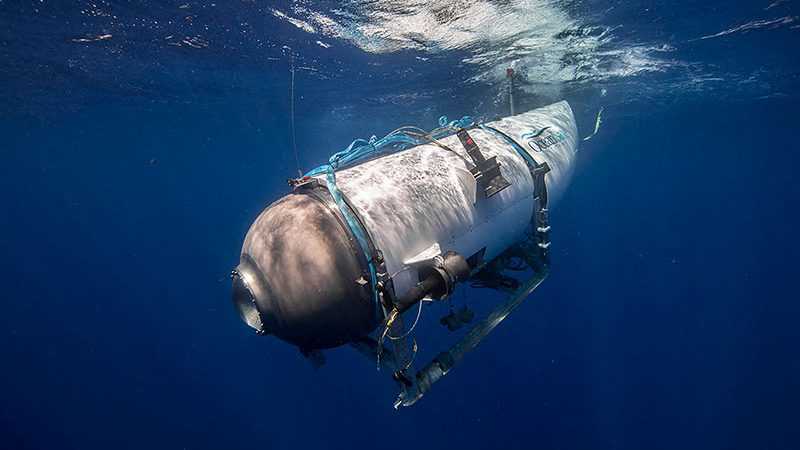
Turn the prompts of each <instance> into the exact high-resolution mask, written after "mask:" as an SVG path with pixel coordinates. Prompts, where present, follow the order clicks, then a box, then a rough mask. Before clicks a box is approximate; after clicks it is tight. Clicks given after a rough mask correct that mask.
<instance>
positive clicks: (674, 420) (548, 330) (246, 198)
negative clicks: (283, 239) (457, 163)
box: [0, 0, 800, 450]
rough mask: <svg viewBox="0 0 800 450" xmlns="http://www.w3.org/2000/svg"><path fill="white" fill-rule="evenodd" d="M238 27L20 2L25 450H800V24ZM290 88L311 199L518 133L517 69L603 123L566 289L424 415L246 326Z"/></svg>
mask: <svg viewBox="0 0 800 450" xmlns="http://www.w3.org/2000/svg"><path fill="white" fill-rule="evenodd" d="M218 3H219V4H215V3H213V2H208V1H181V2H147V1H136V2H134V1H129V2H102V1H98V2H83V1H63V2H47V1H44V2H39V1H34V2H26V1H21V0H20V1H0V58H1V59H2V61H3V63H2V66H0V136H2V137H3V145H2V147H0V155H1V156H2V164H0V205H2V213H0V256H1V257H0V274H2V275H0V276H2V285H3V287H4V289H3V295H2V299H3V302H2V304H3V309H2V313H0V361H1V362H2V366H0V367H1V369H2V370H0V448H3V449H6V448H7V449H34V448H36V449H44V448H60V449H94V448H97V449H108V448H117V449H123V448H135V449H141V448H157V449H161V448H163V449H221V448H231V449H238V448H269V449H283V448H293V449H296V448H336V449H358V448H376V447H378V448H384V449H387V450H388V449H395V448H404V449H408V448H415V447H416V448H463V449H472V448H476V449H483V448H526V449H527V448H536V449H587V448H602V449H676V448H681V449H734V448H735V449H755V448H758V449H796V448H798V447H800V427H798V426H797V418H798V404H800V351H798V344H800V328H799V327H798V325H797V324H798V319H800V303H799V302H798V301H797V299H798V294H797V280H798V276H799V275H800V271H798V267H799V266H798V260H799V258H800V243H799V242H798V240H797V238H796V235H797V229H798V226H800V220H798V213H797V211H796V209H797V207H798V205H800V187H798V183H797V182H796V172H797V170H798V166H799V164H798V163H800V158H799V157H798V156H797V155H798V150H800V148H798V144H797V137H796V135H797V132H798V130H799V129H798V120H797V118H798V113H797V111H798V106H800V96H798V94H797V90H798V88H800V82H799V81H800V80H799V78H798V77H799V76H800V59H798V57H797V55H798V52H797V49H798V47H799V44H800V39H799V38H800V30H799V29H798V25H800V18H798V16H800V9H798V4H797V2H796V1H793V0H787V1H770V0H765V1H758V2H756V1H753V2H735V3H731V2H722V1H716V2H713V1H712V2H696V3H693V2H664V1H656V2H636V1H634V2H616V1H567V2H547V1H514V0H511V1H495V2H485V1H478V0H475V1H473V2H437V1H431V2H421V3H420V4H416V3H410V2H405V3H401V2H397V3H401V4H404V5H405V7H400V6H398V5H394V6H393V5H392V4H391V3H392V2H378V3H377V4H375V3H373V2H345V3H341V4H340V2H278V3H275V4H269V3H265V2H259V1H242V2H218ZM223 3H224V4H223ZM476 21H477V22H476ZM489 25H491V26H489ZM105 36H108V37H105ZM292 61H294V65H295V75H296V84H295V96H296V104H295V107H296V111H297V114H296V127H297V144H298V149H299V156H300V161H301V165H302V166H303V168H305V169H308V168H311V167H313V166H315V165H317V164H319V163H320V162H322V161H324V159H325V158H327V155H328V154H330V153H332V152H334V151H337V150H340V149H341V148H343V147H345V146H346V145H347V144H349V143H350V141H351V140H352V139H353V138H356V137H369V136H370V135H372V134H378V135H380V134H381V133H385V132H388V131H390V130H392V129H394V128H396V127H397V126H400V125H404V124H417V125H420V126H423V127H426V128H432V127H433V126H435V124H436V120H437V118H438V116H439V115H442V114H447V115H449V116H450V117H458V116H460V115H462V114H472V115H474V116H483V117H494V116H496V115H498V114H504V112H505V97H504V92H505V84H504V81H503V77H502V76H503V74H504V73H505V68H506V67H508V66H509V65H511V66H513V67H515V68H516V69H517V72H518V73H519V74H520V77H521V78H520V82H519V86H518V110H526V109H530V108H534V107H537V106H541V105H544V104H546V103H548V102H550V101H555V100H559V99H562V98H565V99H567V100H569V101H570V103H571V104H572V106H573V109H574V110H575V113H576V118H577V120H578V127H579V130H580V132H581V135H588V134H590V133H591V131H592V129H593V128H594V123H595V118H596V113H597V111H598V109H599V108H600V107H603V111H604V112H603V123H602V125H601V127H600V130H599V132H598V134H597V135H596V136H595V137H593V138H592V139H591V140H589V141H587V142H584V143H582V145H581V151H580V153H579V154H578V161H577V167H576V172H575V176H574V179H573V183H572V185H571V186H570V188H569V190H568V192H567V194H566V196H565V197H564V198H563V199H562V200H561V202H560V203H559V205H558V206H557V207H556V208H555V210H554V211H553V216H552V224H553V228H554V232H553V245H554V250H553V271H552V274H551V276H550V277H549V278H548V279H547V280H546V282H545V283H544V284H543V286H542V287H541V288H540V289H539V290H538V291H537V292H536V293H535V295H534V296H532V297H531V299H530V300H529V301H528V302H526V304H524V305H523V306H522V307H521V308H520V309H519V310H518V311H517V312H516V313H515V314H514V315H513V316H512V317H511V318H510V319H508V320H507V321H506V322H505V323H503V325H502V326H501V327H500V328H499V329H498V330H497V331H496V332H495V333H494V334H493V335H492V336H491V337H490V338H489V339H488V340H487V341H486V342H485V343H483V344H482V345H481V347H479V349H478V350H476V351H475V352H474V353H473V354H470V355H469V356H468V357H467V359H466V360H465V362H464V363H463V364H462V365H461V366H459V367H458V368H456V369H455V370H454V371H453V373H451V374H449V375H448V376H447V377H446V378H445V379H444V380H443V381H442V382H440V383H439V384H438V385H437V386H436V387H435V388H434V389H433V390H432V391H431V392H430V393H429V394H428V395H427V396H426V397H425V398H424V399H423V400H422V401H421V402H420V403H419V404H417V405H416V406H414V407H413V408H410V409H404V410H401V411H399V412H398V411H394V410H393V409H392V408H391V401H392V400H393V398H394V394H395V386H394V384H393V383H392V382H391V381H390V380H389V379H388V376H387V374H384V373H378V372H376V371H375V370H374V365H373V364H372V363H370V362H368V361H366V360H364V359H363V357H361V356H360V355H358V354H356V353H355V352H353V351H352V350H350V349H348V348H342V349H337V350H334V351H331V352H328V354H327V364H326V365H325V366H324V367H323V368H321V369H319V370H315V369H314V368H312V367H311V365H310V364H309V363H308V361H306V360H305V358H303V357H302V356H301V355H300V353H299V352H298V351H297V350H296V349H294V348H291V347H290V346H288V345H286V344H285V343H282V342H280V341H278V340H276V339H274V338H269V337H258V336H255V335H254V334H253V333H252V332H251V331H250V330H249V329H248V328H246V327H245V326H244V325H243V324H242V323H241V321H240V320H239V318H238V316H237V314H236V312H235V311H234V309H233V307H232V306H231V302H230V281H229V279H228V273H229V272H230V270H231V268H232V267H234V266H235V265H236V264H237V262H238V255H239V250H240V245H241V241H242V239H243V237H244V233H245V232H246V231H247V229H248V227H249V225H250V223H251V222H252V220H253V219H254V218H255V217H256V215H257V214H258V213H259V211H261V209H263V208H264V207H265V206H266V205H267V204H269V203H270V202H271V201H273V200H275V199H277V198H278V197H280V196H281V195H283V194H285V193H286V192H287V187H286V183H285V182H286V178H287V177H289V176H293V175H294V174H295V172H296V167H295V160H294V155H293V151H292V146H291V138H290V131H289V122H290V116H289V109H290V108H289V107H290V105H289V93H290V68H291V65H292ZM459 295H460V296H461V297H460V299H461V301H466V302H469V303H470V304H476V305H477V304H481V302H488V301H491V300H493V299H496V298H497V296H496V295H495V294H492V293H486V292H483V291H479V290H465V291H463V292H461V293H460V294H459ZM423 319H426V317H423ZM437 320H438V316H435V314H431V316H430V317H427V323H423V325H421V327H422V328H423V329H422V331H421V333H422V336H428V335H433V334H436V333H442V331H441V327H439V325H438V324H437V323H436V322H437ZM430 345H431V346H432V345H433V344H430ZM421 346H422V347H423V348H426V347H425V343H424V342H423V341H421Z"/></svg>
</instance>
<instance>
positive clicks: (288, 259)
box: [232, 101, 578, 404]
mask: <svg viewBox="0 0 800 450" xmlns="http://www.w3.org/2000/svg"><path fill="white" fill-rule="evenodd" d="M441 125H442V127H440V128H439V129H437V130H435V131H434V132H430V133H428V132H424V131H422V130H420V129H417V128H412V127H406V128H403V129H400V130H398V131H396V132H394V133H392V134H390V135H389V136H387V137H386V138H384V139H383V140H380V141H376V140H372V141H360V142H358V141H357V143H354V145H351V147H349V148H348V149H347V150H345V151H344V152H339V153H337V154H335V155H334V156H333V157H331V160H330V161H329V163H328V164H326V165H325V166H322V167H320V168H318V169H316V170H314V171H312V172H310V173H308V174H307V176H305V177H302V178H300V179H297V180H293V182H292V183H291V184H292V186H293V189H292V191H291V192H290V193H289V194H288V195H286V196H284V197H282V198H280V199H278V200H277V201H275V202H274V203H272V204H271V205H269V206H268V207H267V208H266V209H264V210H263V211H262V212H261V213H260V214H259V215H258V217H257V218H256V220H255V222H254V223H253V224H252V226H251V227H250V229H249V231H248V232H247V235H246V237H245V239H244V244H243V246H242V251H241V257H240V262H239V265H238V266H237V267H236V269H235V270H234V271H233V273H232V278H233V302H234V304H235V306H236V308H237V309H238V311H239V314H240V315H241V317H242V319H243V320H244V321H245V322H246V323H247V325H249V326H250V327H252V328H253V329H255V330H256V331H257V332H258V333H259V334H264V335H272V336H275V337H277V338H279V339H281V340H283V341H286V342H288V343H290V344H293V345H296V346H297V347H299V348H300V350H301V351H302V352H303V353H305V354H312V353H314V352H315V351H318V350H320V349H326V348H332V347H337V346H340V345H343V344H353V345H356V346H359V345H360V346H361V347H362V349H363V348H367V349H368V350H369V351H372V352H373V353H374V354H376V355H377V356H378V357H380V355H381V353H382V352H384V351H386V352H390V351H391V350H390V349H388V348H384V344H383V339H382V338H383V337H385V336H386V335H387V334H389V330H390V329H395V328H397V324H398V323H400V318H401V317H402V315H403V312H404V311H406V310H408V309H409V308H411V307H412V306H414V305H415V304H416V303H417V302H420V301H431V300H437V299H442V298H446V297H447V296H448V294H450V293H451V292H452V291H453V289H454V288H455V286H457V285H458V284H459V283H461V282H463V281H465V280H471V281H473V282H474V281H475V280H476V279H477V280H482V281H483V282H484V283H485V284H486V285H489V286H490V287H497V286H503V284H502V283H495V285H494V286H492V283H491V281H492V279H493V277H502V275H501V274H500V273H501V271H502V269H503V266H502V263H503V262H504V261H506V262H507V261H508V259H509V258H511V257H514V256H521V257H523V259H525V260H526V261H527V262H528V263H529V266H530V267H531V269H532V270H533V271H534V272H537V271H538V272H544V273H546V268H547V266H548V264H549V246H550V239H549V235H550V223H549V220H548V211H549V208H550V207H551V206H552V205H553V204H554V203H555V202H556V201H557V200H558V198H559V197H560V196H561V194H562V192H563V191H564V189H565V188H566V186H567V184H568V182H569V179H570V176H571V174H572V171H573V164H574V160H575V154H576V151H577V144H578V137H577V129H576V124H575V118H574V116H573V113H572V110H571V108H570V106H569V104H568V103H567V102H566V101H562V102H559V103H555V104H552V105H549V106H545V107H542V108H538V109H534V110H531V111H528V112H525V113H522V114H517V115H512V116H510V117H506V118H502V119H499V120H495V121H490V122H485V123H474V122H472V121H471V120H462V121H454V122H452V123H449V124H448V123H445V122H443V123H442V124H441ZM494 280H495V281H496V278H494ZM540 281H541V280H540V279H539V280H538V281H537V282H536V283H533V284H530V287H529V288H528V289H527V290H523V291H524V292H523V291H520V290H519V289H520V284H522V285H524V283H516V284H513V283H512V284H511V285H506V287H508V288H509V289H507V292H509V294H510V296H511V297H514V296H516V297H514V298H515V299H516V300H515V301H516V303H513V302H510V303H509V304H508V305H506V306H505V307H504V308H505V309H503V308H500V307H498V311H499V312H498V311H495V313H493V314H495V316H490V317H489V318H487V319H485V320H483V321H481V322H479V323H478V325H477V326H476V327H475V328H474V329H473V330H472V331H471V332H470V333H471V334H473V335H474V336H472V341H470V342H466V343H464V342H462V344H461V345H462V346H463V347H464V349H461V350H463V351H466V350H469V349H470V348H471V347H474V346H475V345H477V342H478V341H479V340H480V338H482V337H483V336H485V334H488V332H489V331H491V329H492V328H493V327H494V326H496V324H497V323H499V321H500V320H502V319H503V318H505V315H507V314H508V313H509V312H510V310H511V309H513V307H515V306H516V304H518V303H519V301H521V299H522V298H524V297H526V296H527V295H528V294H529V293H530V291H532V290H533V288H535V286H538V282H540ZM515 289H516V290H515ZM498 319H499V320H498ZM481 327H482V328H481ZM400 331H402V329H401V330H400ZM392 333H394V332H392ZM370 336H372V337H370ZM464 339H467V338H464ZM365 343H367V344H366V345H365ZM415 347H416V346H415ZM454 348H455V347H454ZM461 350H453V349H451V352H450V353H448V354H445V353H447V352H445V353H443V354H442V355H444V356H441V355H440V356H441V358H439V359H438V360H435V361H434V362H432V363H431V364H433V366H435V367H434V369H435V370H433V369H430V366H431V365H430V364H429V367H428V369H429V370H428V372H424V370H423V371H420V372H419V373H417V374H416V375H414V374H413V373H412V374H409V373H407V372H408V368H409V366H410V363H408V364H407V363H406V362H401V361H400V357H396V358H395V363H396V364H395V366H394V368H393V371H394V377H395V380H398V382H400V384H401V385H402V386H404V389H411V388H413V391H414V392H413V393H411V394H408V393H407V394H406V397H405V399H402V400H401V403H403V404H410V403H413V401H416V399H417V398H419V397H420V396H421V395H422V393H424V391H425V390H426V389H427V387H429V384H430V383H432V382H433V381H435V379H433V380H431V379H430V378H431V377H432V376H436V379H438V377H440V376H441V375H443V374H444V373H446V372H447V370H449V368H450V367H452V364H454V363H455V362H456V361H454V359H455V357H456V356H460V355H461V354H463V352H462V353H460V354H459V353H458V352H459V351H461ZM395 351H398V350H397V349H395ZM431 370H433V372H431ZM432 374H433V375H432ZM437 374H438V375H437ZM401 397H402V395H401Z"/></svg>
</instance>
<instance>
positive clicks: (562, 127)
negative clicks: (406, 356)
mask: <svg viewBox="0 0 800 450" xmlns="http://www.w3.org/2000/svg"><path fill="white" fill-rule="evenodd" d="M487 125H489V126H492V127H494V128H496V129H498V130H500V131H502V132H504V133H506V134H507V135H509V136H510V137H512V138H513V139H514V140H515V141H517V142H518V143H519V144H520V145H521V146H522V147H524V148H525V149H526V150H528V151H529V153H530V154H531V155H532V156H533V158H534V159H535V160H536V161H537V162H538V163H543V162H547V164H548V165H549V166H550V169H551V171H550V172H549V173H548V174H547V175H546V178H545V180H546V183H547V189H548V196H549V199H550V205H552V204H553V203H554V202H555V201H557V200H558V198H559V197H560V196H561V194H562V193H563V191H564V189H565V188H566V186H567V184H568V183H569V179H570V176H571V174H572V169H573V162H574V159H575V153H576V151H577V143H578V136H577V128H576V126H575V117H574V116H573V114H572V109H571V108H570V107H569V104H568V103H567V102H565V101H562V102H559V103H555V104H553V105H550V106H546V107H544V108H539V109H535V110H532V111H529V112H526V113H523V114H519V115H516V116H513V117H509V118H505V119H501V120H498V121H495V122H490V123H488V124H487ZM544 127H549V128H548V129H547V130H546V131H544V132H543V133H542V134H541V135H540V136H538V138H545V137H547V136H557V137H558V139H560V142H558V143H556V144H554V145H551V146H549V147H547V148H546V149H544V150H543V151H533V150H531V148H532V147H531V145H530V142H531V140H533V139H537V138H529V139H526V138H524V137H523V135H526V134H535V133H537V132H539V131H540V130H542V129H543V128H544ZM469 133H470V135H471V136H472V138H473V139H474V140H475V142H476V143H477V144H478V146H479V147H480V149H481V152H482V153H483V154H484V155H485V156H486V157H487V158H489V157H491V156H497V160H498V161H499V162H500V170H501V172H502V174H503V176H504V177H505V178H506V180H508V181H509V182H511V186H509V187H508V188H506V189H505V190H503V191H501V192H500V193H498V194H496V195H495V196H493V197H491V198H488V199H487V198H484V197H483V194H482V193H481V192H478V194H477V196H476V195H475V193H474V192H475V186H474V184H475V183H474V180H472V177H471V176H470V177H464V172H465V171H466V170H468V167H467V166H466V164H465V162H464V160H463V159H462V158H459V157H458V156H456V155H454V154H452V153H450V152H448V151H445V150H443V149H441V148H439V147H437V146H435V145H420V146H417V147H413V148H410V149H408V150H405V151H402V152H398V153H395V154H392V155H387V156H383V157H381V158H378V159H375V160H372V161H368V162H365V163H363V164H360V165H357V166H355V167H352V168H348V169H344V170H342V171H339V172H337V175H336V179H337V184H338V186H339V188H340V189H341V191H342V192H343V193H344V194H345V195H346V196H347V197H348V199H349V200H350V203H351V205H352V206H353V208H354V209H356V211H357V212H358V213H359V215H360V216H361V218H362V219H363V221H364V226H365V227H366V229H367V231H368V232H369V234H370V236H372V239H373V240H374V242H375V244H376V245H377V247H378V248H379V249H380V250H381V251H383V254H384V257H385V258H386V266H387V270H388V272H389V273H390V274H396V275H395V277H394V287H395V293H396V294H397V295H398V296H401V295H403V293H405V292H406V291H407V290H408V289H409V288H410V287H412V286H413V285H414V284H416V283H417V282H418V281H419V276H418V273H417V269H416V268H415V267H408V266H406V263H407V262H409V261H414V260H416V259H418V257H419V255H421V254H422V255H425V254H427V251H428V250H429V249H431V248H436V246H437V245H438V247H439V248H441V251H443V252H446V251H448V250H452V251H456V252H458V253H460V254H462V255H463V256H464V257H469V256H471V255H472V254H474V253H475V252H478V251H479V250H480V249H482V248H483V247H486V254H485V258H486V259H487V260H489V259H492V258H494V257H495V256H497V255H499V254H500V253H501V252H502V251H503V250H505V249H506V248H508V247H509V246H510V245H512V244H514V243H515V242H517V241H518V240H519V239H520V238H521V237H522V236H523V233H524V231H525V229H526V227H527V226H528V224H529V223H530V221H531V218H532V214H533V207H534V206H533V178H532V176H531V174H530V171H529V170H528V167H527V165H526V164H525V160H524V159H523V158H522V157H521V156H520V155H519V154H518V153H517V152H516V151H515V150H514V148H513V147H512V146H511V145H509V144H508V143H507V142H506V141H505V140H503V139H502V138H500V137H499V136H497V135H496V134H494V133H490V132H487V131H483V130H481V129H473V130H470V131H469ZM441 142H442V143H443V144H444V145H446V146H448V147H450V148H451V149H453V150H454V151H456V152H458V153H459V154H460V155H461V156H462V157H463V158H466V159H467V160H469V156H468V155H467V153H466V151H465V150H464V148H463V146H462V145H461V143H460V142H459V140H458V138H457V137H456V136H450V137H448V138H444V139H442V140H441ZM533 147H536V144H535V143H534V145H533Z"/></svg>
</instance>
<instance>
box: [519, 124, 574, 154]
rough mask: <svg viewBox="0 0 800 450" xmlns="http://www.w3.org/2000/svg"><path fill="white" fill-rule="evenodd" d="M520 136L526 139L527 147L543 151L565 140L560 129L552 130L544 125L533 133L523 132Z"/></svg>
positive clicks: (565, 137)
mask: <svg viewBox="0 0 800 450" xmlns="http://www.w3.org/2000/svg"><path fill="white" fill-rule="evenodd" d="M522 138H523V139H527V140H528V147H530V148H531V150H533V151H535V152H543V151H545V150H547V149H548V148H550V147H552V146H554V145H556V144H559V143H561V142H564V141H565V140H567V136H566V135H565V134H564V133H563V132H562V131H561V130H552V129H551V128H550V127H544V128H542V129H541V130H539V131H537V132H535V133H534V132H530V133H525V134H523V135H522Z"/></svg>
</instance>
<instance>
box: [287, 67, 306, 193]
mask: <svg viewBox="0 0 800 450" xmlns="http://www.w3.org/2000/svg"><path fill="white" fill-rule="evenodd" d="M290 60H291V64H292V66H291V72H292V85H291V89H290V91H289V98H290V104H291V106H290V108H291V113H290V115H291V122H292V148H293V149H294V161H295V164H297V176H299V177H301V178H302V176H303V171H302V170H300V155H299V154H298V153H297V133H296V132H295V126H294V54H292V55H290Z"/></svg>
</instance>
